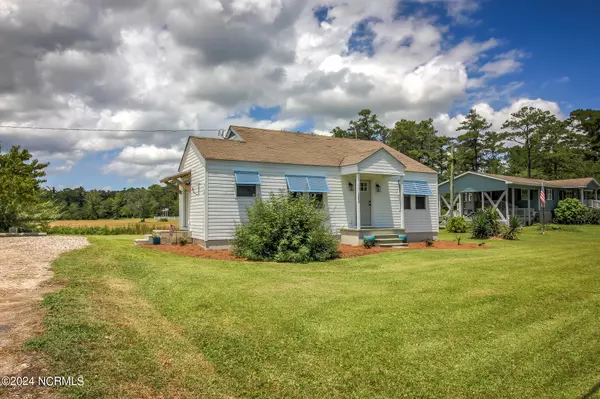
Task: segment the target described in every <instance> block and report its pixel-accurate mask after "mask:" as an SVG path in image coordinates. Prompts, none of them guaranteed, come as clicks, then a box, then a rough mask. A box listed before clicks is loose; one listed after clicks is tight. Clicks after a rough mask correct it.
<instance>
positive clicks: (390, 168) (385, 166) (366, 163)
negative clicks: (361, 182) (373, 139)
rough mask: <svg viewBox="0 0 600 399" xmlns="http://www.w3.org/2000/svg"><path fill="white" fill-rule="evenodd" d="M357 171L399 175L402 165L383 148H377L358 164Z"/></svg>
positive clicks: (402, 171)
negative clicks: (377, 149)
mask: <svg viewBox="0 0 600 399" xmlns="http://www.w3.org/2000/svg"><path fill="white" fill-rule="evenodd" d="M358 171H359V173H370V174H385V175H401V174H402V173H404V166H403V165H402V164H401V163H400V162H398V160H397V159H396V158H394V157H393V156H392V155H390V153H389V152H387V151H385V150H379V151H377V152H375V153H374V154H372V155H371V156H370V157H368V158H367V159H365V160H363V161H362V162H360V163H359V164H358Z"/></svg>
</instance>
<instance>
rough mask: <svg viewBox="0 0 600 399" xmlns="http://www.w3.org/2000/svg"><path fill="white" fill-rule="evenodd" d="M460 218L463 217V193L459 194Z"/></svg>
mask: <svg viewBox="0 0 600 399" xmlns="http://www.w3.org/2000/svg"><path fill="white" fill-rule="evenodd" d="M458 212H459V213H458V216H462V215H463V193H458Z"/></svg>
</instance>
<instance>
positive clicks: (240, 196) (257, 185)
mask: <svg viewBox="0 0 600 399" xmlns="http://www.w3.org/2000/svg"><path fill="white" fill-rule="evenodd" d="M238 186H254V187H256V189H255V191H254V193H255V195H254V196H252V197H246V196H242V195H238V192H237V189H238ZM235 198H241V199H252V198H260V184H237V183H236V184H235Z"/></svg>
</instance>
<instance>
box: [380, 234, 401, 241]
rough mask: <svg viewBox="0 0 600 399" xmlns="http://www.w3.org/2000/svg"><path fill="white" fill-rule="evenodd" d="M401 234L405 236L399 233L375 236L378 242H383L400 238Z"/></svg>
mask: <svg viewBox="0 0 600 399" xmlns="http://www.w3.org/2000/svg"><path fill="white" fill-rule="evenodd" d="M399 234H403V233H398V234H376V235H375V239H376V240H382V239H387V238H398V235H399Z"/></svg>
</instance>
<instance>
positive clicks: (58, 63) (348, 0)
mask: <svg viewBox="0 0 600 399" xmlns="http://www.w3.org/2000/svg"><path fill="white" fill-rule="evenodd" d="M403 1H404V0H403ZM405 1H410V0H405ZM418 1H419V2H423V3H425V2H435V3H437V4H438V5H440V6H443V7H445V8H446V11H447V13H448V15H450V16H451V17H452V18H454V19H455V20H456V21H459V22H460V21H461V20H462V21H463V22H464V21H465V20H466V18H468V16H469V15H470V14H471V13H472V12H473V11H475V10H476V9H477V8H478V6H479V4H478V2H476V1H474V0H418ZM2 4H3V5H4V6H3V8H2V10H10V11H9V12H6V11H5V12H1V11H0V34H1V35H2V38H3V45H2V47H0V69H1V70H2V71H3V73H2V74H1V75H0V88H2V89H3V90H2V91H1V92H0V113H1V114H2V116H3V124H7V125H8V124H11V125H13V124H14V125H21V126H31V125H35V126H55V127H91V128H102V129H170V128H173V129H198V128H214V129H222V128H226V127H227V125H229V124H241V125H252V126H258V127H272V128H278V129H287V130H295V129H297V128H298V127H299V126H301V125H303V124H304V122H305V121H307V120H311V121H314V122H315V125H316V126H315V132H316V133H319V134H325V133H327V132H329V130H330V129H331V128H333V127H335V126H338V125H339V126H343V125H345V124H346V123H347V121H348V120H349V119H350V118H353V117H355V116H356V113H357V112H358V111H359V110H360V109H362V108H365V107H368V108H371V109H372V110H373V111H374V112H376V113H377V114H378V116H379V117H380V118H381V120H383V121H384V122H385V123H388V124H392V123H393V122H394V121H396V120H398V119H400V118H411V119H424V118H428V117H430V116H432V115H444V114H447V113H448V111H449V110H450V109H451V108H452V106H453V104H454V103H455V102H456V101H464V100H465V99H467V98H468V96H476V94H477V93H486V92H489V90H487V89H488V88H486V87H485V86H486V80H487V79H488V78H490V77H492V76H499V75H500V74H504V73H509V72H512V71H516V70H517V69H518V68H521V67H522V66H521V61H520V60H521V59H522V58H523V54H522V53H520V52H518V51H516V50H514V51H510V50H509V51H507V52H506V53H505V54H504V55H502V56H500V58H493V57H492V56H491V55H489V54H488V53H489V52H490V51H491V50H493V49H495V48H497V47H498V46H500V45H501V41H500V40H498V39H496V38H493V37H490V38H488V39H487V40H483V41H475V40H472V39H465V40H463V41H459V42H458V43H456V42H455V41H454V38H453V39H452V42H451V41H450V40H449V38H450V37H451V35H450V32H449V29H450V28H449V27H448V26H443V25H441V24H439V23H438V22H436V21H437V20H436V18H435V17H434V16H431V15H425V14H424V13H417V14H414V15H412V16H402V17H399V18H397V19H394V16H395V15H398V14H397V13H396V11H397V9H398V8H399V7H400V8H401V7H402V6H403V2H402V1H401V2H400V3H398V1H396V0H381V1H370V2H365V1H364V0H327V1H325V2H322V1H320V0H267V1H263V0H230V1H217V0H200V1H197V0H148V1H142V0H129V1H117V0H107V1H104V2H89V1H86V0H71V1H68V2H65V1H63V0H48V1H47V2H45V3H44V7H43V8H41V7H39V2H38V1H37V0H4V1H3V3H2ZM322 6H327V7H329V11H328V20H327V21H323V22H321V23H318V21H317V20H316V19H315V16H314V9H316V8H317V7H322ZM367 18H371V19H369V21H370V22H369V23H368V29H370V31H371V32H372V33H373V40H372V43H371V42H369V40H366V47H368V48H370V49H372V53H370V54H366V53H362V52H356V51H353V50H354V49H352V48H350V47H349V45H348V43H349V40H350V38H351V37H352V35H353V33H354V32H355V30H356V27H357V26H358V24H359V23H361V22H364V21H365V20H366V19H367ZM490 57H492V58H490ZM483 59H490V60H491V61H489V62H487V63H486V64H484V65H483V67H482V68H481V69H480V70H479V71H478V70H477V68H478V66H479V65H480V64H481V60H483ZM482 74H483V75H485V77H482V76H480V75H482ZM474 93H475V94H474ZM482 95H483V94H482ZM475 98H477V97H475ZM481 101H483V99H481ZM255 106H259V107H280V109H281V112H280V114H279V115H278V116H277V118H276V120H274V121H273V120H254V119H252V118H251V117H250V110H251V108H252V107H255ZM451 119H453V118H450V117H448V120H449V122H450V120H451ZM206 134H207V135H209V134H210V133H206ZM187 135H188V133H181V132H179V133H178V132H172V133H159V132H156V133H148V132H146V133H144V132H126V131H115V132H81V131H79V132H77V131H66V132H60V133H55V132H47V131H39V130H24V131H16V130H9V129H1V128H0V141H2V143H3V145H5V146H6V145H11V144H21V145H23V146H25V147H28V148H30V149H32V150H33V151H35V152H36V154H41V158H42V159H43V160H44V159H50V160H52V159H53V158H54V159H55V160H56V162H57V165H56V168H55V169H54V171H55V172H60V171H67V169H69V168H72V167H73V166H74V165H76V163H77V162H78V161H79V160H81V159H82V157H84V156H86V155H89V154H93V153H101V152H106V151H111V152H112V151H119V154H118V156H117V157H115V158H114V159H112V160H106V164H105V165H104V166H103V169H102V170H103V171H104V172H105V173H111V174H117V175H122V176H125V177H130V178H135V177H137V176H144V177H146V178H148V179H156V178H157V177H159V176H161V175H164V174H170V173H171V172H173V171H174V169H175V168H176V166H177V161H178V160H179V156H180V155H181V154H180V151H181V149H182V148H183V144H184V143H185V138H186V136H187ZM212 135H214V133H212Z"/></svg>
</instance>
